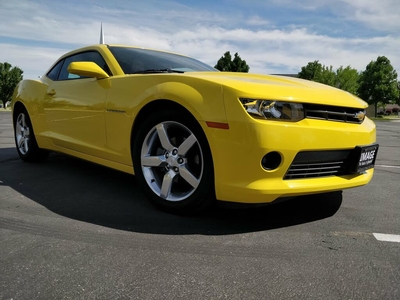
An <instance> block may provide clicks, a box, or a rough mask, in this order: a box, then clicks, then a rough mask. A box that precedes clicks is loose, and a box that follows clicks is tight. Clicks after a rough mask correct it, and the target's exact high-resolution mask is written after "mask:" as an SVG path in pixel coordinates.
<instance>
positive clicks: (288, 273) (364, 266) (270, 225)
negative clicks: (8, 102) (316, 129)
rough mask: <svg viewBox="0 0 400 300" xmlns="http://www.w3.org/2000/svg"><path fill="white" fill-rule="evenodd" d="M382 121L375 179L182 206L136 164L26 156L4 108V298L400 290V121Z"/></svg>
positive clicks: (341, 294)
mask: <svg viewBox="0 0 400 300" xmlns="http://www.w3.org/2000/svg"><path fill="white" fill-rule="evenodd" d="M377 128H378V142H379V144H380V149H379V153H378V158H377V162H376V169H375V175H374V178H373V180H372V181H371V183H370V184H369V185H367V186H364V187H361V188H356V189H351V190H345V191H343V193H341V192H336V193H331V194H325V195H314V196H309V197H301V198H297V199H293V200H290V201H287V202H284V203H281V204H277V205H274V206H268V207H263V208H257V209H246V210H227V209H222V208H216V209H213V210H212V211H209V212H206V213H204V214H203V215H200V216H194V217H181V216H175V215H170V214H166V213H163V212H160V211H157V210H155V209H154V208H153V207H152V206H151V205H150V204H149V203H148V202H147V201H146V199H145V198H144V197H143V196H142V194H141V192H140V190H139V188H138V186H137V184H136V182H135V178H134V176H130V175H127V174H123V173H120V172H116V171H113V170H110V169H107V168H104V167H101V166H97V165H93V164H90V163H87V162H84V161H81V160H77V159H74V158H70V157H67V156H64V155H60V154H52V155H51V156H50V159H49V160H48V161H47V162H46V163H42V164H28V163H23V162H22V161H21V160H20V159H19V157H18V154H17V152H16V150H15V146H14V138H13V130H12V124H11V113H9V112H0V253H1V255H0V299H14V300H16V299H400V242H399V241H398V239H400V186H399V183H400V180H399V179H400V122H378V123H377ZM390 240H391V241H390ZM396 241H397V242H396Z"/></svg>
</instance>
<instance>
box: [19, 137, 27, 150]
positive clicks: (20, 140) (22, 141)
mask: <svg viewBox="0 0 400 300" xmlns="http://www.w3.org/2000/svg"><path fill="white" fill-rule="evenodd" d="M17 139H18V141H17V142H18V148H19V149H21V148H22V146H23V144H24V143H25V138H24V137H23V136H22V135H21V136H20V137H18V138H17Z"/></svg>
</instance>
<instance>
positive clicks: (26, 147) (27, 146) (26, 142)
mask: <svg viewBox="0 0 400 300" xmlns="http://www.w3.org/2000/svg"><path fill="white" fill-rule="evenodd" d="M28 142H29V139H27V138H25V139H24V151H25V153H27V152H28V150H29V144H28Z"/></svg>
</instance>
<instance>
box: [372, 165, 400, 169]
mask: <svg viewBox="0 0 400 300" xmlns="http://www.w3.org/2000/svg"><path fill="white" fill-rule="evenodd" d="M375 167H381V168H395V169H400V166H388V165H375Z"/></svg>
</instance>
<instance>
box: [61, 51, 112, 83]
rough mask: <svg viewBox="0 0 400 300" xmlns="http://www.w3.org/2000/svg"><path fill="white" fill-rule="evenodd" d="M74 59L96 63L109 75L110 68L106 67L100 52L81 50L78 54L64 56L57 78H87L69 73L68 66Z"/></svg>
mask: <svg viewBox="0 0 400 300" xmlns="http://www.w3.org/2000/svg"><path fill="white" fill-rule="evenodd" d="M76 61H91V62H94V63H96V64H97V65H98V66H99V67H100V68H102V69H103V70H104V71H105V72H106V73H107V74H109V75H111V72H110V69H109V68H108V66H107V64H106V62H105V61H104V59H103V57H102V56H101V55H100V53H98V52H95V51H89V52H83V53H79V54H75V55H72V56H69V57H67V58H65V60H64V64H63V65H62V67H61V71H60V74H59V76H58V80H68V79H78V78H87V77H81V76H79V75H75V74H71V73H69V72H68V66H69V64H70V63H71V62H76Z"/></svg>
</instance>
